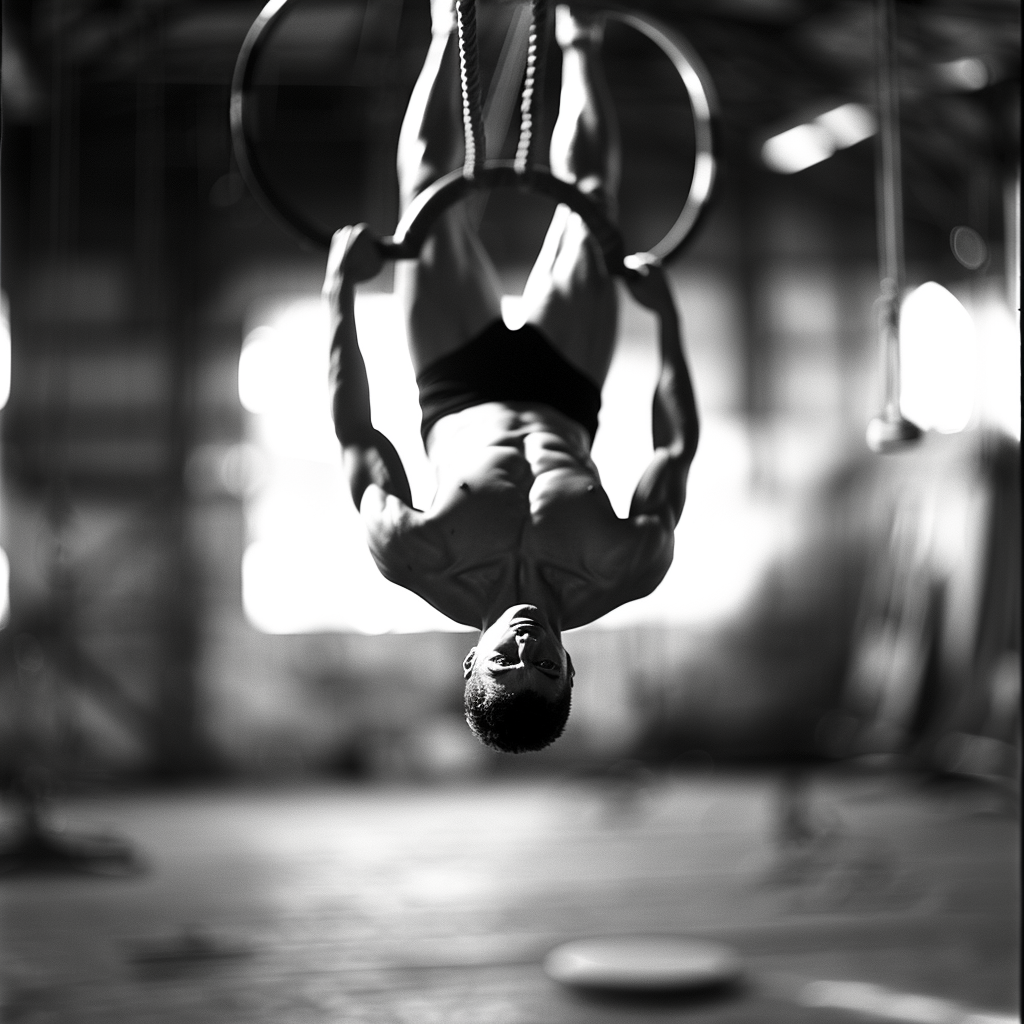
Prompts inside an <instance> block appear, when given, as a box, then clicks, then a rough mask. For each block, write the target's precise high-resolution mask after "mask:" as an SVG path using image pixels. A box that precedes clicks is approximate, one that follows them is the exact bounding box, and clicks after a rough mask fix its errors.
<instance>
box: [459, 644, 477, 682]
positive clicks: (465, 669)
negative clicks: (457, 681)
mask: <svg viewBox="0 0 1024 1024" xmlns="http://www.w3.org/2000/svg"><path fill="white" fill-rule="evenodd" d="M475 659H476V648H475V647H470V649H469V654H467V655H466V660H465V661H463V663H462V678H463V679H468V678H469V677H470V675H471V674H472V672H473V661H474V660H475Z"/></svg>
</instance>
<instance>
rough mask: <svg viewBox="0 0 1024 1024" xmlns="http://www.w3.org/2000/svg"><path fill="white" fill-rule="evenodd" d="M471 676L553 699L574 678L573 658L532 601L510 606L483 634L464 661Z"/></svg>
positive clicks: (514, 689) (510, 689)
mask: <svg viewBox="0 0 1024 1024" xmlns="http://www.w3.org/2000/svg"><path fill="white" fill-rule="evenodd" d="M463 671H464V674H465V676H466V678H467V679H468V678H469V677H470V675H472V674H473V673H474V672H475V673H476V675H477V676H478V677H479V676H484V677H486V679H487V680H488V681H489V682H492V683H494V684H495V685H497V686H500V687H502V689H504V690H506V691H508V692H513V693H514V692H518V691H521V690H534V691H535V692H537V693H539V694H540V695H541V696H543V697H546V698H547V699H548V700H554V699H555V698H557V697H558V696H559V695H560V694H561V693H562V692H563V690H564V689H565V687H566V686H567V685H569V684H571V682H572V674H573V671H572V662H571V661H570V660H569V655H568V654H567V653H566V651H565V648H564V647H563V646H562V639H561V637H560V636H559V634H558V632H557V631H556V630H555V629H554V628H553V627H552V626H551V623H550V622H549V621H548V618H547V616H546V615H545V614H544V613H543V612H542V611H541V610H540V609H539V608H538V607H536V605H532V604H517V605H513V606H512V607H511V608H507V609H506V610H505V611H504V612H502V614H501V615H500V616H498V618H497V619H496V620H495V621H494V622H492V623H491V625H489V626H488V627H487V629H485V630H484V631H483V632H482V633H481V634H480V640H479V642H478V643H477V645H476V647H474V648H473V649H472V650H471V651H470V652H469V654H468V655H467V657H466V660H465V662H463Z"/></svg>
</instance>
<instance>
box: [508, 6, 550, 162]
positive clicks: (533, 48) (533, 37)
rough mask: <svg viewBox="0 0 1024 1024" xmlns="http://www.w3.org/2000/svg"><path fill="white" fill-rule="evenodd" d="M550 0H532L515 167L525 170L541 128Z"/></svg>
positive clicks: (530, 160) (531, 159) (531, 158)
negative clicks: (548, 0)
mask: <svg viewBox="0 0 1024 1024" xmlns="http://www.w3.org/2000/svg"><path fill="white" fill-rule="evenodd" d="M547 14H548V3H547V0H532V17H531V19H530V37H529V41H528V43H527V48H526V73H525V74H524V76H523V93H522V98H521V101H520V108H519V109H520V127H519V146H518V148H517V149H516V161H515V169H516V173H517V174H525V173H526V171H528V170H529V169H530V167H532V166H533V150H534V144H535V142H536V139H537V135H538V134H539V131H540V111H541V103H540V99H539V96H538V94H539V93H540V92H541V91H542V90H543V88H544V65H545V62H546V59H547V40H548V33H547V20H548V19H547Z"/></svg>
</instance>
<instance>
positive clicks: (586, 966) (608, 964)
mask: <svg viewBox="0 0 1024 1024" xmlns="http://www.w3.org/2000/svg"><path fill="white" fill-rule="evenodd" d="M544 970H545V971H546V972H547V975H548V977H550V978H552V979H553V980H554V981H558V982H561V983H562V984H563V985H570V986H572V987H574V988H587V989H602V990H605V991H618V992H680V991H694V990H697V989H709V988H719V987H722V986H725V985H729V984H732V983H734V982H735V981H737V980H738V979H739V976H740V961H739V957H738V956H737V955H736V954H735V953H734V952H733V951H732V950H731V949H729V947H728V946H722V945H720V944H719V943H717V942H705V941H703V940H698V939H685V938H677V937H673V936H668V935H662V936H639V935H637V936H627V937H619V938H599V939H579V940H577V941H575V942H567V943H566V944H565V945H563V946H558V947H557V948H556V949H553V950H552V951H551V952H550V953H549V954H548V956H547V959H546V960H545V961H544Z"/></svg>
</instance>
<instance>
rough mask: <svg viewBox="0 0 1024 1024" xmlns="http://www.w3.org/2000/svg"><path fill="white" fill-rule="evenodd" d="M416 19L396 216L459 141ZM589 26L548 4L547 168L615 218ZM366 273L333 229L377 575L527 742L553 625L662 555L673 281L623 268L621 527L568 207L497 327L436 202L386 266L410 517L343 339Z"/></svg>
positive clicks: (337, 336)
mask: <svg viewBox="0 0 1024 1024" xmlns="http://www.w3.org/2000/svg"><path fill="white" fill-rule="evenodd" d="M432 18H433V36H432V40H431V44H430V49H429V51H428V53H427V58H426V61H425V63H424V65H423V70H422V72H421V73H420V77H419V80H418V81H417V83H416V86H415V88H414V90H413V93H412V96H411V98H410V100H409V106H408V109H407V111H406V115H405V120H404V122H403V125H402V132H401V136H400V140H399V148H398V177H399V189H400V193H401V196H400V198H401V204H402V207H403V209H404V208H406V207H407V206H408V204H409V203H410V202H412V200H413V199H414V198H415V197H416V196H417V195H418V194H419V193H420V192H421V191H422V190H423V189H424V188H426V187H427V186H429V185H430V184H431V183H432V182H433V181H435V180H436V179H437V178H439V177H440V176H441V175H443V174H445V173H446V172H448V171H449V170H451V169H452V168H453V167H455V166H457V165H458V163H459V161H460V160H461V151H462V147H463V145H464V142H463V135H462V129H461V123H460V120H459V116H458V112H457V110H458V108H457V106H456V104H457V96H458V74H459V68H458V55H457V53H456V47H455V45H454V44H453V41H452V37H453V33H452V27H453V19H452V12H451V0H435V2H434V4H433V10H432ZM601 34H602V22H601V21H600V20H599V19H597V18H594V17H592V18H585V17H584V16H583V15H582V14H579V13H570V11H569V9H568V8H565V7H560V8H558V9H557V10H556V19H555V36H556V39H557V42H558V44H559V46H560V47H561V49H562V85H561V98H560V103H559V112H558V119H557V122H556V124H555V127H554V130H553V134H552V139H551V169H552V171H553V172H554V174H556V175H557V176H558V177H560V178H563V179H565V180H566V181H570V182H573V183H574V184H575V186H576V187H577V188H579V189H580V190H581V191H583V192H586V193H588V194H589V195H590V196H591V197H592V198H593V199H595V200H596V201H598V202H600V203H601V204H602V205H603V207H604V209H605V210H606V212H607V213H608V214H609V215H610V216H612V217H614V215H615V203H616V195H617V185H618V179H619V164H620V154H619V148H618V140H617V133H616V128H615V124H614V120H613V118H612V116H611V113H612V112H611V107H610V97H609V96H608V92H607V86H606V84H605V82H604V80H603V77H602V74H601V70H600V66H599V60H598V53H597V50H598V46H599V44H600V39H601ZM381 265H382V260H381V255H380V252H379V249H378V246H377V244H376V239H375V238H374V237H373V236H372V235H371V234H370V232H369V231H368V229H367V228H366V227H365V226H358V227H355V228H345V229H343V230H342V231H339V232H337V233H336V235H335V236H334V240H333V242H332V245H331V252H330V256H329V258H328V264H327V277H326V281H325V284H324V294H325V297H326V298H327V300H328V302H329V305H330V311H331V328H332V345H331V384H332V388H333V415H334V422H335V427H336V431H337V435H338V439H339V440H340V442H341V446H342V452H343V462H344V467H345V471H346V473H347V476H348V480H349V484H350V486H351V490H352V498H353V500H354V501H355V504H356V506H357V508H358V509H359V511H360V514H361V516H362V519H363V521H364V523H365V525H366V529H367V538H368V543H369V547H370V551H371V553H372V555H373V558H374V560H375V561H376V563H377V567H378V568H379V569H380V571H381V573H382V574H383V575H384V576H385V577H386V578H387V579H389V580H391V581H392V582H393V583H397V584H399V585H401V586H403V587H406V588H407V589H409V590H411V591H413V592H414V593H416V594H419V595H420V597H422V598H423V599H424V600H426V601H427V602H429V603H430V604H431V605H433V606H434V607H435V608H437V609H438V610H440V611H441V612H443V613H444V614H445V615H447V616H449V617H450V618H452V619H454V620H455V621H457V622H461V623H463V624H465V625H469V626H472V627H474V628H477V627H479V629H480V638H479V640H478V641H477V644H476V646H475V647H473V648H472V649H471V650H470V652H469V654H468V655H467V656H466V659H465V661H464V662H463V672H464V676H465V679H466V694H465V707H466V718H467V721H468V722H469V725H470V728H471V729H472V730H473V732H474V733H475V734H476V735H477V736H478V737H479V738H480V739H481V740H482V741H483V742H484V743H486V744H488V745H490V746H492V747H495V748H497V749H499V750H504V751H508V752H519V751H526V750H539V749H541V748H542V747H544V746H546V745H547V744H549V743H551V742H552V741H553V740H554V739H556V738H557V737H558V736H559V735H560V734H561V732H562V730H563V729H564V727H565V723H566V720H567V718H568V715H569V705H570V699H571V694H572V685H573V676H574V669H573V664H572V659H571V658H570V657H569V654H568V652H567V651H566V650H565V648H564V647H563V646H562V632H563V630H566V629H572V628H574V627H576V626H582V625H584V624H586V623H588V622H592V621H593V620H594V619H597V618H599V617H600V616H602V615H604V614H605V613H606V612H609V611H611V610H612V609H613V608H616V607H618V606H619V605H621V604H624V603H625V602H627V601H633V600H635V599H636V598H639V597H643V596H645V595H646V594H649V593H650V592H651V591H652V590H654V588H655V587H656V586H657V585H658V584H659V583H660V582H661V580H662V578H663V577H664V575H665V573H666V572H667V571H668V567H669V565H670V564H671V561H672V551H673V537H674V531H675V527H676V524H677V523H678V521H679V517H680V515H681V514H682V510H683V502H684V500H685V496H686V480H687V474H688V472H689V468H690V463H691V461H692V459H693V455H694V452H695V450H696V446H697V435H698V420H697V409H696V404H695V402H694V396H693V390H692V387H691V383H690V375H689V372H688V370H687V365H686V360H685V357H684V355H683V350H682V347H681V337H680V328H679V320H678V317H677V314H676V310H675V306H674V303H673V300H672V297H671V293H670V291H669V288H668V284H667V281H666V279H665V275H664V273H663V271H662V269H661V267H660V266H658V265H653V264H652V265H649V266H646V267H643V268H641V272H640V273H639V274H637V275H633V276H632V278H631V279H629V281H628V284H629V288H630V291H631V292H632V294H633V296H634V298H635V299H636V300H637V301H638V302H640V303H641V304H642V305H644V306H646V307H647V308H648V309H650V310H652V311H653V312H654V313H655V314H656V315H657V318H658V321H659V324H660V328H659V336H660V337H659V341H660V352H661V371H660V376H659V379H658V382H657V386H656V390H655V395H654V406H653V417H652V432H653V441H654V448H655V452H654V457H653V459H652V460H651V463H650V465H649V466H648V467H647V468H646V470H645V471H644V473H643V475H642V476H641V478H640V482H639V483H638V484H637V487H636V491H635V493H634V494H633V499H632V503H631V505H630V509H629V515H628V517H626V518H625V519H620V518H619V517H618V516H616V514H615V512H614V511H613V510H612V506H611V503H610V502H609V500H608V497H607V495H606V494H605V492H604V490H603V488H602V487H601V481H600V479H599V477H598V472H597V468H596V467H595V465H594V463H593V461H592V460H591V457H590V448H591V443H592V442H593V439H594V435H595V433H596V431H597V423H598V411H599V409H600V404H601V387H602V385H603V383H604V379H605V376H606V375H607V372H608V366H609V364H610V362H611V358H612V352H613V349H614V345H615V338H616V332H617V312H618V305H617V295H616V291H615V285H614V282H613V280H612V278H611V277H610V276H609V274H608V272H607V269H606V267H605V266H604V263H603V261H602V257H601V253H600V250H599V248H598V247H597V245H596V243H595V241H594V239H593V238H592V237H591V236H590V234H589V232H588V229H587V228H586V227H585V226H584V223H583V221H582V220H581V218H580V217H579V215H578V214H575V213H573V212H571V211H570V210H569V209H568V207H565V206H559V207H558V208H557V209H556V211H555V213H554V215H553V217H552V221H551V225H550V227H549V229H548V232H547V236H546V238H545V240H544V244H543V247H542V249H541V251H540V254H539V256H538V257H537V261H536V263H535V264H534V267H533V269H532V271H531V273H530V277H529V280H528V282H527V285H526V289H525V292H524V295H523V302H524V305H525V309H526V311H527V316H526V323H525V325H524V326H523V327H521V328H520V329H518V330H510V329H509V328H508V327H506V326H505V324H504V323H503V321H502V318H501V307H500V294H501V293H500V290H499V285H498V277H497V274H496V272H495V269H494V266H493V264H492V262H491V260H490V258H489V256H488V254H487V253H486V251H485V250H484V248H483V245H482V244H481V242H480V239H479V237H478V235H477V232H476V230H475V228H474V227H472V226H471V223H470V221H469V219H468V217H467V215H466V210H465V207H464V206H462V205H460V206H455V207H453V208H451V209H449V210H448V211H447V212H446V213H445V214H444V215H443V216H442V218H441V219H440V220H439V222H438V224H437V226H436V228H435V230H434V231H433V234H432V235H431V237H430V238H429V239H428V240H427V242H426V244H425V245H424V247H423V250H422V252H421V255H420V257H419V259H418V260H416V261H402V262H399V263H398V264H397V267H396V290H397V291H399V292H400V293H401V294H402V296H403V298H404V303H405V310H406V318H407V326H408V339H409V353H410V356H411V358H412V364H413V368H414V370H415V372H416V375H417V383H418V386H419V394H420V406H421V409H422V435H423V442H424V445H425V447H426V451H427V455H428V457H429V459H430V461H431V463H432V465H433V467H434V470H435V473H436V477H437V491H436V495H435V497H434V501H433V503H432V505H431V507H430V508H429V509H428V510H426V511H421V510H419V509H416V508H414V507H413V504H412V494H411V491H410V488H409V482H408V479H407V477H406V473H405V469H404V467H403V466H402V463H401V460H400V458H399V456H398V453H397V452H396V451H395V448H394V446H393V445H392V444H391V442H390V441H389V440H388V439H387V438H386V437H385V436H384V435H383V434H382V433H381V432H380V431H379V430H377V429H375V428H374V426H373V424H372V422H371V418H370V399H369V388H368V384H367V378H366V369H365V366H364V363H363V358H362V355H361V353H360V351H359V344H358V341H357V338H356V329H355V319H354V312H353V307H354V286H355V285H356V283H357V282H359V281H363V280H368V279H369V278H371V277H374V276H376V274H377V273H379V271H380V269H381Z"/></svg>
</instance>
